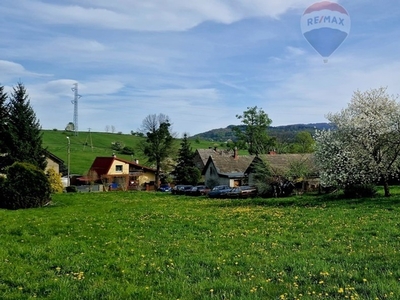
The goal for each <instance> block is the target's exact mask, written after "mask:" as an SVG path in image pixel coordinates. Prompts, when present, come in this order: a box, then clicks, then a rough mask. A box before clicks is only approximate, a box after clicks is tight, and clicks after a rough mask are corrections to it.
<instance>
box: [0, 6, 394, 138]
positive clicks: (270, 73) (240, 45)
mask: <svg viewBox="0 0 400 300" xmlns="http://www.w3.org/2000/svg"><path fill="white" fill-rule="evenodd" d="M315 2H317V1H307V0H285V1H281V0H279V1H275V0H274V1H273V0H202V1H195V2H194V1H186V0H148V1H142V0H113V1H110V0H107V1H106V0H64V1H58V0H52V1H50V0H47V1H46V0H42V1H38V0H29V1H28V0H2V1H1V4H0V8H1V12H2V18H1V19H0V34H1V37H2V38H1V41H0V83H1V84H2V85H4V86H5V87H6V90H7V91H9V90H11V87H12V86H14V85H15V84H16V83H17V82H18V81H21V82H22V83H24V84H25V86H26V87H27V90H28V93H29V95H30V99H31V105H32V107H33V109H34V110H35V112H36V115H37V118H38V119H39V121H40V124H41V125H42V127H43V128H44V129H53V128H57V129H60V130H61V129H64V128H65V126H66V125H67V123H68V122H71V121H73V111H74V106H73V104H72V103H71V100H72V99H73V92H72V91H71V88H72V87H73V84H74V83H75V82H78V84H79V94H81V95H82V97H81V98H80V99H79V123H78V124H79V130H80V131H87V130H88V129H89V128H91V131H92V132H94V131H105V128H106V126H107V125H108V126H114V127H115V130H116V131H117V132H119V131H121V132H123V133H129V132H130V131H131V130H133V131H136V130H138V129H139V128H140V125H141V123H142V120H143V119H144V118H145V117H146V116H147V115H149V114H159V113H164V114H166V115H168V116H169V117H170V118H171V121H172V123H173V130H174V131H175V132H177V133H178V134H182V133H184V132H187V133H189V135H194V134H197V133H200V132H204V131H207V130H210V129H214V128H224V127H226V126H228V125H231V124H239V121H238V120H237V119H236V117H235V116H236V115H237V114H241V113H242V112H243V111H244V110H246V108H247V107H249V106H258V107H261V108H262V109H263V110H264V111H265V112H266V113H267V114H268V115H269V117H270V118H271V119H272V126H278V125H288V124H297V123H315V122H326V121H327V120H326V118H325V115H326V114H327V113H329V112H337V111H339V110H341V109H342V108H345V107H346V106H347V104H348V103H349V101H350V99H351V96H352V94H353V92H354V91H355V90H357V89H359V90H361V91H363V90H367V89H371V88H378V87H380V86H385V87H387V88H388V92H389V93H390V94H395V95H397V94H400V5H399V4H398V1H397V0H396V1H395V0H385V1H379V2H378V1H371V0H351V1H350V0H344V1H333V2H337V3H339V4H340V5H342V6H343V7H344V8H345V9H346V10H347V11H348V13H349V15H350V18H351V29H350V34H349V36H348V37H347V39H346V40H345V41H344V42H343V44H342V45H341V46H340V47H339V48H338V49H337V50H336V52H334V53H333V54H332V55H331V56H330V57H329V62H328V63H324V62H323V60H322V57H321V56H320V55H319V54H318V53H317V52H316V51H315V50H314V49H313V48H312V47H311V46H310V45H309V44H308V42H307V41H306V39H305V38H304V37H303V35H302V32H301V29H300V19H301V16H302V14H303V12H304V11H305V9H306V8H307V7H308V6H310V5H311V4H313V3H315Z"/></svg>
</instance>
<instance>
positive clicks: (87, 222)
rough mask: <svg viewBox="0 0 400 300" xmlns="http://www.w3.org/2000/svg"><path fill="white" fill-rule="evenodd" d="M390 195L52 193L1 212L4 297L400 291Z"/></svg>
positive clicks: (398, 211) (396, 212) (396, 202)
mask: <svg viewBox="0 0 400 300" xmlns="http://www.w3.org/2000/svg"><path fill="white" fill-rule="evenodd" d="M393 193H394V194H396V195H394V196H393V197H391V198H389V199H386V198H383V197H378V198H375V199H371V200H369V199H368V200H366V199H361V200H339V199H335V198H323V197H321V196H302V197H300V196H299V197H292V198H286V199H252V200H214V199H213V200H210V199H207V198H189V197H185V196H181V197H177V196H171V195H167V194H161V193H145V192H109V193H107V192H105V193H88V194H83V193H82V194H81V193H78V194H60V195H55V196H54V198H53V204H52V205H50V206H47V207H44V208H40V209H28V210H18V211H6V210H0V226H1V231H0V243H1V247H0V264H1V267H0V299H34V298H36V299H168V300H170V299H182V300H184V299H400V253H399V251H400V191H399V190H394V191H393Z"/></svg>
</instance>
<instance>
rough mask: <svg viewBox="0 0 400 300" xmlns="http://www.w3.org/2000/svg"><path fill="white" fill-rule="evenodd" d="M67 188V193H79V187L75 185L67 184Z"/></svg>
mask: <svg viewBox="0 0 400 300" xmlns="http://www.w3.org/2000/svg"><path fill="white" fill-rule="evenodd" d="M65 190H66V191H67V193H77V192H78V188H77V187H76V186H75V185H70V186H67V187H66V188H65Z"/></svg>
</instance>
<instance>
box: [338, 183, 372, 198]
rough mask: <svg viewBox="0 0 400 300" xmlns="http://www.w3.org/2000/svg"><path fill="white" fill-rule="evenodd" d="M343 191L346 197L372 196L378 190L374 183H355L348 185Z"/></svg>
mask: <svg viewBox="0 0 400 300" xmlns="http://www.w3.org/2000/svg"><path fill="white" fill-rule="evenodd" d="M343 193H344V196H345V198H372V197H374V196H375V195H376V193H377V190H376V186H375V185H373V184H354V185H348V186H346V187H345V188H344V190H343Z"/></svg>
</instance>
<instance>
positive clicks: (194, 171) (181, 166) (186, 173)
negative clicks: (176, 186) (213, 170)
mask: <svg viewBox="0 0 400 300" xmlns="http://www.w3.org/2000/svg"><path fill="white" fill-rule="evenodd" d="M193 158H194V152H193V151H192V148H191V146H190V142H189V140H188V137H187V134H186V133H185V134H184V135H183V139H182V142H181V148H180V149H179V155H178V161H177V165H176V167H175V170H174V171H173V172H172V174H173V175H174V176H175V181H176V182H177V183H180V184H193V185H195V184H197V183H198V181H199V179H200V175H201V174H200V170H199V169H198V168H197V167H196V166H195V164H194V161H193Z"/></svg>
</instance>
